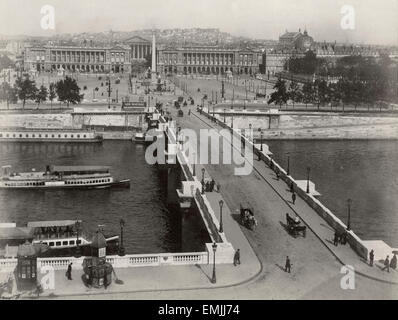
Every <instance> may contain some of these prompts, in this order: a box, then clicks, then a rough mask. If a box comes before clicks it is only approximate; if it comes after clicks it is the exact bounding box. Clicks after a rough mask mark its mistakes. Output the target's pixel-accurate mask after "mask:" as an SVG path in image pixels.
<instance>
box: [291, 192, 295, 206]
mask: <svg viewBox="0 0 398 320" xmlns="http://www.w3.org/2000/svg"><path fill="white" fill-rule="evenodd" d="M292 202H293V204H295V203H296V194H295V193H294V192H293V193H292Z"/></svg>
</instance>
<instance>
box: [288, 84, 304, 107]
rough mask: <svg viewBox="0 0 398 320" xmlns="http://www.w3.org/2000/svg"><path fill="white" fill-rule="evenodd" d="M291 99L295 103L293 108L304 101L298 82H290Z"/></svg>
mask: <svg viewBox="0 0 398 320" xmlns="http://www.w3.org/2000/svg"><path fill="white" fill-rule="evenodd" d="M288 95H289V99H290V100H292V102H293V108H294V103H295V102H300V101H301V99H302V95H303V93H302V92H301V89H300V87H299V85H298V84H297V82H295V81H292V82H290V86H289V91H288Z"/></svg>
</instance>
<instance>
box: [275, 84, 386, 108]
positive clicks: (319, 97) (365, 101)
mask: <svg viewBox="0 0 398 320" xmlns="http://www.w3.org/2000/svg"><path fill="white" fill-rule="evenodd" d="M274 89H275V90H274V92H273V93H272V94H271V96H270V99H269V101H268V103H269V104H270V103H275V104H276V105H279V106H282V105H284V104H286V103H287V102H288V101H289V100H290V101H291V102H292V103H293V107H294V104H295V103H305V104H306V105H307V104H309V103H310V104H316V105H317V106H318V108H319V107H320V106H323V105H329V104H331V105H340V104H342V105H343V107H344V105H348V104H350V105H354V106H355V109H356V108H357V106H358V105H368V107H369V106H371V105H375V104H377V103H378V102H379V101H380V100H383V99H384V97H385V95H386V90H387V88H386V86H385V83H383V82H378V81H367V82H364V81H359V80H354V81H350V80H343V79H341V80H339V81H338V82H337V83H331V82H330V83H328V82H326V81H325V80H316V81H314V82H307V83H305V84H304V85H300V84H298V83H297V82H294V81H292V82H290V85H289V87H287V84H286V81H284V80H281V79H278V81H277V82H276V84H275V86H274Z"/></svg>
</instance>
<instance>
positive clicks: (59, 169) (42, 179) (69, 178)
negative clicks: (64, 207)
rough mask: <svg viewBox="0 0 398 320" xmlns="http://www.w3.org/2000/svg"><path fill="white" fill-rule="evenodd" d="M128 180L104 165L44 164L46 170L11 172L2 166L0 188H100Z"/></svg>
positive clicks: (114, 185)
mask: <svg viewBox="0 0 398 320" xmlns="http://www.w3.org/2000/svg"><path fill="white" fill-rule="evenodd" d="M129 186H130V180H129V179H126V180H115V179H114V178H113V177H112V175H111V173H110V167H106V166H46V171H42V172H36V171H35V170H34V169H32V171H31V172H11V166H3V167H2V175H1V176H0V188H1V189H55V188H58V189H59V188H65V189H67V188H85V189H102V188H110V187H129Z"/></svg>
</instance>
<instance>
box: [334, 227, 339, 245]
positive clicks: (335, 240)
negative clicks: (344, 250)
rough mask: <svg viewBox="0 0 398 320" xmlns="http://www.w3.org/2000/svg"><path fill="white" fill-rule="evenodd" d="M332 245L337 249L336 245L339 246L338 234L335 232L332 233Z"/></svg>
mask: <svg viewBox="0 0 398 320" xmlns="http://www.w3.org/2000/svg"><path fill="white" fill-rule="evenodd" d="M333 244H334V245H335V246H336V247H337V245H338V244H339V234H338V233H337V231H335V232H334V238H333Z"/></svg>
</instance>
